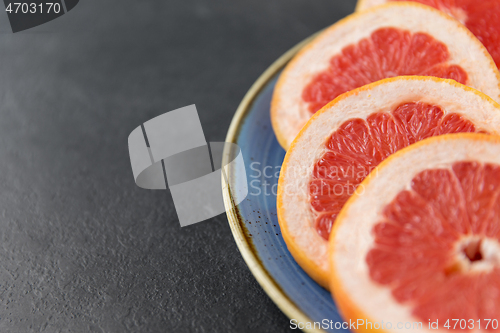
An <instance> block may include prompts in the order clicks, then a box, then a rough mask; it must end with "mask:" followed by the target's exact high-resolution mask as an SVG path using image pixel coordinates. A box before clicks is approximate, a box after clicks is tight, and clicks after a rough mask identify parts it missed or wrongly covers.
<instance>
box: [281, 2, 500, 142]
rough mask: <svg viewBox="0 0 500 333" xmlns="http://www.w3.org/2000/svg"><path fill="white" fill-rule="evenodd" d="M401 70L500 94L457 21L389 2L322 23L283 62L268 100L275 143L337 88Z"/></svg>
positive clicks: (484, 58) (488, 65) (490, 67)
mask: <svg viewBox="0 0 500 333" xmlns="http://www.w3.org/2000/svg"><path fill="white" fill-rule="evenodd" d="M401 75H425V76H436V77H441V78H448V79H454V80H456V81H458V82H460V83H462V84H465V85H468V86H470V87H473V88H475V89H477V90H480V91H482V92H483V93H485V94H487V95H488V96H490V97H492V98H493V99H494V100H497V101H498V100H500V88H499V82H500V81H499V80H500V79H499V73H498V70H497V68H496V65H495V63H494V61H493V59H492V58H491V56H490V55H489V54H488V51H487V50H486V49H485V48H484V46H483V45H482V44H481V43H480V42H479V41H478V40H477V39H476V38H475V37H474V36H473V35H472V33H471V32H470V31H469V30H467V29H466V28H465V27H464V26H463V25H462V24H460V22H458V21H457V20H455V19H453V18H452V17H450V16H448V15H446V14H443V13H442V12H440V11H438V10H436V9H433V8H431V7H429V6H424V5H420V4H418V3H400V2H395V3H389V4H386V5H383V6H379V7H376V8H373V9H370V10H368V11H365V12H362V13H356V14H353V15H351V16H349V17H347V18H345V19H343V20H341V21H339V22H338V23H336V24H334V25H333V26H331V27H329V28H327V29H326V30H325V31H324V32H322V33H321V34H320V35H319V36H318V37H317V38H315V39H314V40H313V41H312V42H311V43H310V44H308V46H306V47H305V48H304V49H303V50H302V51H301V52H299V53H298V54H297V55H296V56H295V57H294V59H293V60H292V61H291V62H290V63H289V64H288V65H287V67H286V68H285V70H284V71H283V73H282V74H281V76H280V78H279V80H278V82H277V84H276V88H275V90H274V94H273V99H272V103H271V121H272V125H273V129H274V132H275V134H276V137H277V139H278V141H279V143H280V144H281V146H283V148H285V150H286V149H288V147H289V146H290V143H291V142H292V141H293V139H294V138H295V136H296V135H297V133H298V132H299V131H300V129H301V128H302V126H303V125H304V124H305V123H306V122H307V120H308V119H309V118H310V117H311V116H312V114H314V112H316V111H317V110H319V109H320V108H321V107H322V106H324V105H325V104H327V103H328V102H330V101H331V100H333V99H334V98H336V97H337V96H339V95H340V94H342V93H344V92H347V91H350V90H352V89H354V88H358V87H361V86H363V85H365V84H368V83H372V82H375V81H378V80H381V79H384V78H389V77H394V76H401Z"/></svg>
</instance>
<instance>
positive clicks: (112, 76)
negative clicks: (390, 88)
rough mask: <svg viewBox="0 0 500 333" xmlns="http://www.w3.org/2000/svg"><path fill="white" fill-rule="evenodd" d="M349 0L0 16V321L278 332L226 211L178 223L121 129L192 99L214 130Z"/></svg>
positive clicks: (60, 327)
mask: <svg viewBox="0 0 500 333" xmlns="http://www.w3.org/2000/svg"><path fill="white" fill-rule="evenodd" d="M353 8H354V1H353V0H314V1H311V0H272V1H269V0H258V1H234V0H224V1H222V0H221V1H210V2H209V1H193V0H176V1H159V0H141V1H132V0H82V1H80V4H79V5H78V6H77V7H75V8H74V9H73V10H72V11H71V12H69V13H68V14H66V15H64V16H63V17H61V18H59V19H57V20H55V21H53V22H50V23H47V24H45V25H42V26H40V27H37V28H34V29H32V30H29V31H26V32H21V33H18V34H12V33H11V32H10V31H9V28H8V26H7V21H6V15H3V14H2V15H0V59H1V61H0V101H1V108H0V171H1V172H0V186H1V191H0V226H1V228H0V332H16V333H17V332H173V331H175V332H285V331H288V330H289V328H288V326H289V324H288V319H287V318H286V316H285V315H284V314H282V313H281V312H280V310H279V309H278V308H277V307H276V306H275V305H274V303H273V302H272V301H271V300H270V299H269V298H268V296H267V295H266V294H265V293H264V291H263V290H262V289H261V287H260V286H259V285H258V284H257V282H256V281H255V279H254V277H253V276H252V274H251V273H250V271H249V270H248V268H247V266H246V265H245V263H244V261H243V259H242V257H241V255H240V253H239V251H238V249H237V247H236V245H235V242H234V240H233V237H232V235H231V231H230V229H229V226H228V223H227V219H226V216H225V215H221V216H219V217H217V218H214V219H212V220H210V221H207V222H203V223H200V224H197V225H193V226H190V227H186V228H182V229H181V228H180V227H179V223H178V221H177V217H176V214H175V210H174V208H173V204H172V201H171V197H170V194H169V193H168V191H167V192H165V191H146V190H142V189H139V188H137V187H136V186H135V184H134V181H133V178H132V172H131V169H130V165H129V158H128V151H127V137H128V134H129V133H130V131H132V129H134V128H135V127H136V126H138V125H139V124H140V123H142V122H144V121H145V120H148V119H150V118H152V117H154V116H156V115H159V114H161V113H164V112H166V111H169V110H173V109H176V108H179V107H182V106H185V105H189V104H193V103H195V104H196V105H197V107H198V111H199V113H200V117H201V121H202V124H203V127H204V130H205V134H206V137H207V140H208V141H222V140H224V138H225V134H226V131H227V128H228V127H229V123H230V120H231V117H232V115H233V114H234V111H235V110H236V107H237V106H238V104H239V102H240V100H241V99H242V97H243V96H244V94H245V92H246V91H247V90H248V88H249V87H250V86H251V84H252V83H253V81H254V80H255V79H257V77H258V76H259V75H260V74H261V72H263V71H264V70H265V69H266V67H267V66H269V65H270V64H271V63H272V62H273V61H274V60H275V59H276V58H277V57H278V56H280V55H281V54H282V53H283V52H285V51H286V50H287V49H289V48H290V47H292V46H293V45H294V44H295V43H297V42H299V41H300V40H302V39H303V38H305V37H307V36H308V35H310V34H312V33H314V32H315V31H317V30H319V29H321V28H323V27H325V26H327V25H329V24H331V23H333V22H335V21H336V20H338V19H339V18H341V17H343V16H345V15H346V14H348V13H350V12H352V10H353Z"/></svg>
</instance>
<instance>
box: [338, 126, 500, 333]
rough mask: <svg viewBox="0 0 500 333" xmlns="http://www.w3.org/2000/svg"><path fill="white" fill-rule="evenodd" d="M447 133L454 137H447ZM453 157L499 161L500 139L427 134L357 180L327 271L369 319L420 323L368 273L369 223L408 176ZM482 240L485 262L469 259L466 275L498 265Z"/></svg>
mask: <svg viewBox="0 0 500 333" xmlns="http://www.w3.org/2000/svg"><path fill="white" fill-rule="evenodd" d="M451 136H454V137H455V138H453V139H450V137H451ZM429 156H431V157H432V158H429ZM458 161H478V162H482V163H493V164H499V165H500V142H499V141H498V140H497V141H494V140H491V141H486V140H474V138H472V136H471V135H468V134H453V135H450V136H448V137H443V136H441V137H436V138H432V139H430V140H428V141H427V142H426V143H425V144H424V142H422V144H421V145H419V146H418V147H412V148H409V149H408V151H407V152H406V153H404V154H403V151H402V152H401V154H400V156H399V157H398V158H393V159H390V160H388V161H387V163H385V164H384V165H381V168H380V169H377V173H376V175H375V174H372V175H370V176H369V177H368V178H367V180H366V181H365V182H364V183H363V184H364V185H365V186H364V193H363V194H362V195H359V196H356V197H353V198H352V200H351V201H350V202H348V204H347V206H346V209H344V210H343V212H342V216H341V218H340V219H339V224H338V225H337V227H336V229H335V230H334V232H333V234H332V237H331V239H330V242H331V243H330V245H331V250H332V252H333V254H332V257H331V258H330V263H331V265H332V274H334V275H335V276H336V278H337V282H338V284H337V288H339V289H341V290H343V292H345V293H346V294H347V295H349V297H350V300H351V301H352V303H353V304H354V306H356V307H357V308H358V309H361V310H362V312H363V315H365V316H366V317H368V318H370V319H372V320H373V321H381V320H384V321H385V322H387V321H391V322H393V323H394V322H412V323H413V322H418V321H421V322H422V320H421V319H420V318H416V317H414V316H412V315H411V305H402V304H400V303H398V302H397V301H396V300H395V299H394V298H393V297H392V295H391V290H390V289H389V288H388V287H387V286H381V285H379V284H377V283H375V282H374V281H373V280H372V279H371V278H370V277H369V270H368V266H367V264H366V255H367V253H368V251H369V250H370V249H371V248H372V245H373V240H374V239H373V235H372V233H371V231H372V227H373V226H374V225H375V224H376V223H377V222H379V221H380V220H381V219H382V215H381V211H382V210H383V208H384V207H385V206H386V205H387V204H389V203H390V202H391V201H392V200H393V199H394V198H395V197H396V195H397V194H398V193H400V192H401V191H402V190H405V189H408V188H409V184H410V182H411V180H412V179H413V178H414V177H415V176H416V175H417V174H418V173H420V172H422V171H424V170H427V169H436V168H450V167H451V165H452V164H453V163H455V162H458ZM483 242H484V244H482V245H481V251H482V252H483V254H484V255H485V259H486V260H485V261H484V262H482V263H481V262H478V263H472V264H471V267H469V270H470V272H469V273H472V274H473V273H474V272H480V271H488V270H489V269H491V267H492V266H493V265H498V262H497V260H498V258H499V254H500V248H499V246H498V242H497V241H496V240H491V239H485V240H484V241H483ZM459 245H460V244H457V246H459ZM457 251H459V250H458V249H457ZM472 266H473V267H472ZM457 292H460V291H457ZM427 327H428V325H427V322H423V330H422V329H418V330H411V329H410V330H405V332H422V331H428V330H427ZM440 327H441V329H442V331H448V330H447V329H445V328H443V327H442V325H440ZM387 331H389V332H397V331H398V330H397V329H393V330H387ZM433 331H436V330H433Z"/></svg>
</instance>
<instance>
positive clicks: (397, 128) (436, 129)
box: [309, 102, 476, 240]
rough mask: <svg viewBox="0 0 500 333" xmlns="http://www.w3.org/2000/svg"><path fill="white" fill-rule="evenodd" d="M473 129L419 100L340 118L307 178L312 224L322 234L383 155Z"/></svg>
mask: <svg viewBox="0 0 500 333" xmlns="http://www.w3.org/2000/svg"><path fill="white" fill-rule="evenodd" d="M475 131H476V127H475V126H474V124H473V123H472V122H471V121H469V120H467V119H465V118H464V117H463V116H461V115H460V114H458V113H454V112H451V113H448V114H446V115H445V112H444V111H443V109H441V108H440V107H439V106H435V105H430V104H426V103H420V102H417V103H404V104H402V105H400V106H398V107H397V108H396V109H395V110H393V111H392V112H376V113H373V114H371V115H370V116H368V117H367V118H366V120H364V119H360V118H356V119H351V120H348V121H346V122H344V123H343V124H342V125H341V126H340V127H339V129H338V130H336V131H335V132H334V133H333V134H332V135H331V137H330V139H329V141H328V142H327V144H326V152H325V154H324V155H323V156H322V157H321V158H320V159H319V160H318V162H316V164H315V166H314V170H313V173H312V179H311V181H310V182H309V191H310V195H311V207H312V209H313V210H314V211H315V212H316V214H317V216H316V221H315V228H316V230H317V231H318V233H319V234H320V235H321V236H322V237H323V238H324V239H325V240H328V237H329V236H330V230H331V227H332V225H333V223H334V221H335V218H336V217H337V215H338V213H339V212H340V210H341V209H342V207H343V206H344V204H345V203H346V201H347V200H348V199H349V197H350V196H351V195H352V194H353V193H354V190H355V188H356V187H357V186H358V185H359V184H360V183H361V182H362V181H363V180H364V178H365V177H366V176H367V175H368V174H369V173H370V172H371V171H372V170H373V169H374V168H375V167H376V166H377V165H378V164H379V163H380V162H382V161H383V160H384V159H386V158H387V157H388V156H389V155H391V154H393V153H395V152H396V151H398V150H400V149H402V148H404V147H407V146H409V145H411V144H413V143H415V142H417V141H420V140H423V139H426V138H428V137H431V136H437V135H442V134H447V133H461V132H475Z"/></svg>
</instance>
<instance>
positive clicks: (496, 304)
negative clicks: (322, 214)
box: [330, 133, 500, 332]
mask: <svg viewBox="0 0 500 333" xmlns="http://www.w3.org/2000/svg"><path fill="white" fill-rule="evenodd" d="M360 186H363V187H364V192H363V193H362V194H361V193H357V194H354V195H353V196H352V198H351V199H350V200H349V201H348V202H347V204H346V206H345V208H344V210H343V211H342V212H341V213H340V215H339V217H338V220H337V222H336V224H335V226H334V229H333V231H332V235H331V238H330V264H331V279H330V282H331V290H332V291H333V295H334V298H335V300H336V302H337V304H338V306H339V308H340V309H341V311H342V313H343V315H344V316H345V318H346V319H351V320H354V321H355V320H357V319H358V318H359V319H361V318H370V320H371V321H380V320H386V321H390V322H422V323H423V330H424V331H428V325H427V324H426V323H428V322H429V320H430V321H432V322H435V321H436V320H438V321H439V323H440V325H439V328H440V330H441V331H448V329H446V328H445V327H444V325H445V324H446V322H447V321H449V323H450V324H451V327H452V328H453V325H454V322H453V320H454V319H456V320H462V321H465V322H467V325H462V328H461V329H460V330H461V331H462V330H463V331H467V332H471V331H476V332H477V331H498V326H497V325H496V324H495V325H491V324H490V325H489V327H488V328H487V327H486V325H487V323H488V321H489V320H491V319H492V318H496V316H498V313H499V311H500V298H499V297H498V295H499V293H500V283H499V282H498V281H500V137H497V136H490V135H484V134H478V133H463V134H454V135H444V136H440V137H435V138H430V139H427V140H424V141H421V142H419V143H417V144H415V145H412V146H410V147H408V148H406V149H403V150H401V151H400V152H398V153H396V154H394V155H392V156H391V157H389V158H388V159H387V160H385V161H384V162H382V163H381V164H380V165H379V167H377V168H376V169H375V170H374V172H373V173H372V174H371V175H370V176H368V177H367V179H366V180H365V181H364V182H363V183H362V184H361V185H360ZM346 237H348V239H346ZM381 304H383V305H384V306H380V305H381ZM472 322H474V325H473V326H472V325H469V323H472ZM479 325H481V326H479ZM457 327H458V326H457ZM364 328H365V327H361V328H360V329H359V330H358V331H360V332H363V331H365V329H364ZM421 330H422V329H420V331H421ZM386 331H391V330H390V329H387V330H386ZM392 331H394V332H395V331H397V330H396V329H394V330H392Z"/></svg>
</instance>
